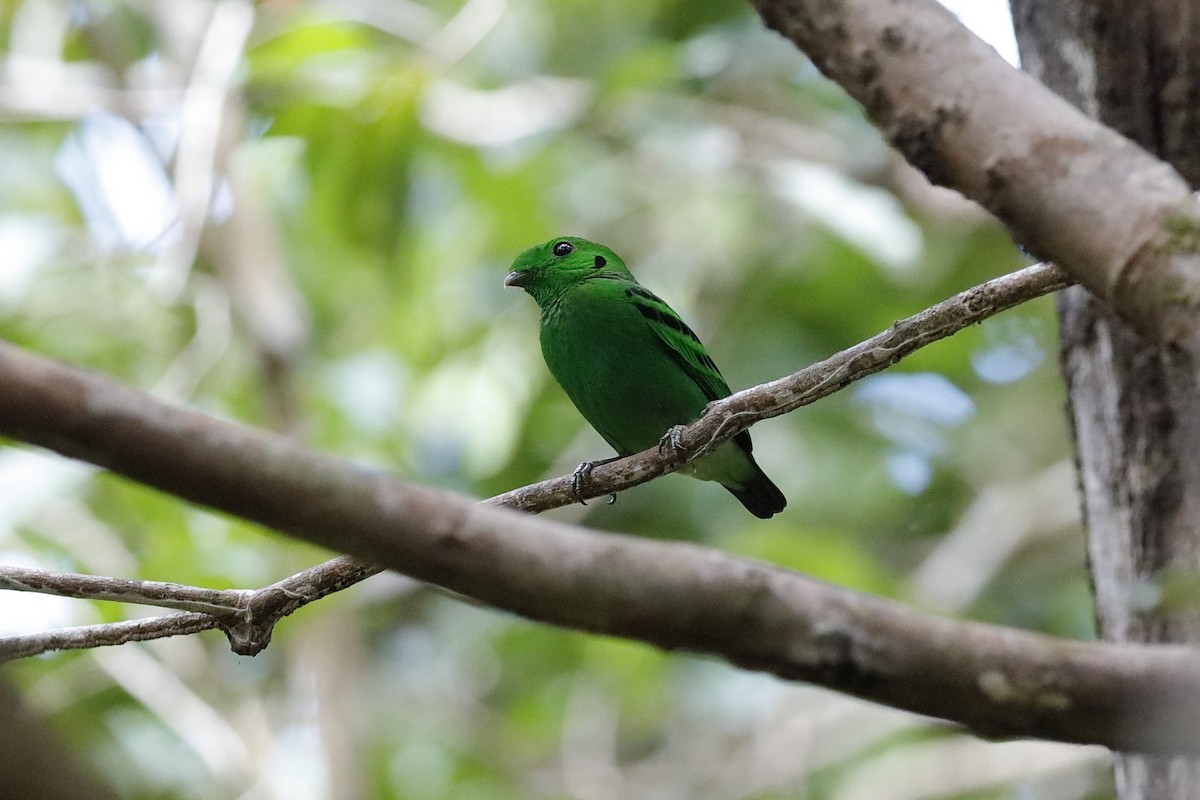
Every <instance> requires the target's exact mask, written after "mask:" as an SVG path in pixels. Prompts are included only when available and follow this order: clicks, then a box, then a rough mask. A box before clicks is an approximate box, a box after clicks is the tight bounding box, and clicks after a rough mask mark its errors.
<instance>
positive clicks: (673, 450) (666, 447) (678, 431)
mask: <svg viewBox="0 0 1200 800" xmlns="http://www.w3.org/2000/svg"><path fill="white" fill-rule="evenodd" d="M686 429H687V426H686V425H672V426H671V427H670V428H669V429H668V430H667V432H666V433H664V434H663V435H662V438H661V439H659V440H658V454H659V455H668V454H669V455H672V456H674V457H675V460H676V461H683V459H684V456H685V455H686V452H685V450H684V447H683V432H684V431H685V430H686Z"/></svg>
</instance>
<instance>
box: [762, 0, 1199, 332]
mask: <svg viewBox="0 0 1200 800" xmlns="http://www.w3.org/2000/svg"><path fill="white" fill-rule="evenodd" d="M752 2H753V4H754V6H755V7H756V8H757V10H758V12H759V14H760V15H761V16H762V18H763V20H764V21H765V22H766V24H767V25H768V26H769V27H771V28H773V29H775V30H777V31H779V32H780V33H781V34H783V35H784V36H785V37H787V38H788V39H790V40H791V41H792V42H793V43H795V45H796V46H797V47H799V48H800V49H801V50H803V51H804V52H805V53H806V54H807V55H808V56H809V58H811V59H812V61H813V63H814V64H815V65H816V66H817V67H818V68H819V69H820V70H821V71H822V72H823V73H825V75H827V76H828V77H830V78H832V79H833V80H834V81H836V82H838V83H839V84H841V86H842V87H843V88H844V89H845V90H846V91H847V92H849V93H850V94H851V95H852V96H853V97H854V98H855V99H856V100H858V101H859V102H860V103H862V104H863V106H864V107H865V109H866V111H867V113H868V115H869V116H870V117H871V119H872V120H873V121H874V122H875V123H876V124H877V125H878V126H879V128H880V129H881V130H882V131H883V133H884V135H885V136H887V137H888V139H889V140H890V141H891V142H892V144H894V145H895V146H896V147H897V148H898V149H899V150H900V151H901V152H902V153H903V154H904V156H905V157H906V158H907V159H908V160H909V162H911V163H912V164H913V165H915V166H916V167H917V168H919V169H920V170H922V171H923V172H925V173H926V175H928V176H929V177H930V179H931V180H933V181H934V182H936V183H940V184H943V185H945V186H949V187H951V188H953V189H957V190H958V191H960V192H962V193H963V194H965V195H966V196H967V197H970V198H971V199H972V200H976V201H978V202H979V203H981V204H982V205H984V206H985V207H986V208H988V209H989V210H990V211H991V212H992V213H994V214H995V215H996V216H997V217H999V218H1000V219H1001V220H1002V221H1003V222H1004V223H1005V224H1006V225H1008V227H1009V228H1010V229H1011V230H1012V231H1013V233H1014V234H1015V236H1016V237H1017V239H1018V240H1019V241H1021V242H1022V243H1023V244H1025V245H1026V246H1027V247H1028V248H1030V249H1031V250H1032V251H1033V252H1035V253H1037V254H1038V256H1039V257H1041V258H1046V259H1050V260H1053V261H1055V262H1056V263H1058V264H1060V265H1062V267H1063V268H1064V269H1065V270H1066V271H1067V272H1068V273H1070V274H1071V275H1072V277H1074V278H1075V279H1076V280H1078V281H1079V282H1080V283H1082V284H1083V285H1084V286H1086V287H1087V288H1088V289H1089V290H1091V291H1092V292H1093V293H1094V294H1095V295H1097V296H1098V297H1100V298H1102V299H1103V300H1104V301H1105V302H1106V303H1107V304H1108V305H1109V306H1111V307H1112V308H1114V309H1115V310H1116V311H1117V312H1118V313H1119V314H1121V316H1123V317H1124V318H1125V319H1127V320H1128V321H1129V322H1131V323H1133V324H1134V325H1135V327H1137V328H1139V329H1140V330H1141V331H1142V332H1144V333H1147V334H1150V335H1152V336H1153V337H1155V338H1158V339H1162V340H1164V341H1168V342H1175V343H1179V344H1184V345H1186V346H1188V347H1189V348H1190V349H1192V350H1194V351H1195V350H1200V314H1198V313H1197V311H1198V310H1200V257H1198V255H1197V252H1198V250H1200V204H1198V203H1197V200H1196V198H1194V197H1193V196H1192V193H1191V189H1190V187H1189V186H1188V184H1187V182H1186V181H1184V179H1183V178H1182V177H1180V175H1179V174H1178V173H1177V172H1175V170H1173V169H1172V168H1171V167H1170V166H1169V165H1167V164H1165V163H1164V162H1162V161H1160V160H1158V159H1156V158H1154V157H1153V156H1152V155H1150V154H1149V153H1147V152H1146V151H1144V150H1142V149H1141V148H1140V147H1138V146H1137V145H1135V144H1134V143H1133V142H1131V141H1129V140H1128V139H1126V138H1124V137H1122V136H1120V135H1119V134H1117V133H1115V132H1114V131H1112V130H1111V129H1109V128H1107V127H1105V126H1103V125H1101V124H1100V123H1098V122H1095V121H1094V120H1091V119H1089V118H1088V117H1086V116H1085V115H1084V114H1083V113H1081V112H1080V111H1078V110H1077V109H1076V108H1074V107H1073V106H1072V105H1070V104H1069V103H1067V102H1066V101H1065V100H1063V99H1062V98H1060V97H1058V96H1057V95H1055V94H1054V93H1053V92H1051V91H1050V90H1049V89H1047V88H1046V87H1045V86H1043V85H1042V84H1040V83H1038V82H1037V81H1036V80H1035V79H1033V78H1032V77H1030V76H1029V75H1027V74H1025V73H1023V72H1021V71H1019V70H1016V69H1014V68H1013V67H1011V66H1009V65H1008V64H1007V63H1006V62H1005V61H1004V60H1003V59H1001V58H1000V56H999V55H998V54H997V53H996V52H995V51H994V50H993V49H992V48H991V47H989V46H988V45H987V44H985V43H984V42H983V41H981V40H980V39H978V38H977V37H976V36H975V35H974V34H972V33H971V32H970V31H968V30H967V29H966V28H964V27H963V26H962V25H960V24H959V23H958V21H957V20H956V19H955V18H954V16H953V15H952V14H951V13H950V12H949V11H947V10H946V9H945V8H944V7H943V6H941V5H940V4H939V3H937V2H936V0H904V2H890V3H880V2H877V1H876V0H838V1H837V2H829V1H828V0H752Z"/></svg>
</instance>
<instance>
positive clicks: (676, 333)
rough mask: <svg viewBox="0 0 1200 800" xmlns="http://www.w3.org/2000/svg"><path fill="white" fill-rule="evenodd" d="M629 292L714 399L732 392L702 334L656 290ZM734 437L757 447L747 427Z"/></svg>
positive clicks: (663, 342)
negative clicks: (692, 327)
mask: <svg viewBox="0 0 1200 800" xmlns="http://www.w3.org/2000/svg"><path fill="white" fill-rule="evenodd" d="M625 295H626V297H628V298H629V300H630V301H631V302H632V303H633V306H634V308H636V309H637V310H638V312H639V313H640V314H641V315H642V317H643V318H645V320H646V324H647V326H648V327H649V328H650V330H652V331H653V332H654V335H655V338H656V339H657V341H658V343H659V345H660V346H661V347H662V349H663V351H664V352H665V353H666V355H667V356H668V357H669V358H670V359H671V360H672V361H673V362H675V364H676V366H678V367H679V369H680V370H681V371H682V372H683V374H684V375H686V376H687V378H688V379H689V380H690V381H692V382H693V383H694V384H696V386H698V387H699V388H700V391H701V392H702V393H703V394H704V396H705V397H706V398H707V399H708V401H709V402H710V403H711V402H712V401H714V400H720V399H721V398H722V397H728V396H729V395H730V391H729V384H727V383H726V382H725V378H724V377H722V375H721V371H720V370H719V369H717V365H716V364H715V363H714V362H713V360H712V357H711V356H709V354H708V351H707V350H705V349H704V345H703V344H702V343H701V342H700V338H699V337H698V336H696V334H695V332H694V331H693V330H692V329H691V328H690V327H688V324H687V323H686V322H684V321H683V320H682V319H680V317H679V315H678V314H676V313H675V311H674V309H672V308H671V307H670V306H669V305H667V304H666V303H665V302H663V301H662V300H661V299H660V298H659V297H658V295H656V294H654V292H651V291H650V290H649V289H646V288H645V287H643V286H641V285H638V284H634V285H632V286H629V287H626V289H625ZM734 441H735V442H737V444H738V445H739V446H740V447H741V449H742V450H744V451H745V452H747V453H749V452H750V451H751V450H752V449H753V445H752V444H751V442H750V434H749V433H748V432H746V431H742V432H741V433H739V434H738V435H737V436H735V437H734Z"/></svg>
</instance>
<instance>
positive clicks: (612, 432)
mask: <svg viewBox="0 0 1200 800" xmlns="http://www.w3.org/2000/svg"><path fill="white" fill-rule="evenodd" d="M504 285H505V286H519V287H521V288H522V289H524V290H525V291H526V292H528V293H529V294H530V296H532V297H533V299H534V300H535V301H537V304H538V307H539V308H540V309H541V312H542V319H541V336H540V338H541V343H542V355H543V357H544V358H545V359H546V366H548V367H549V368H550V372H551V373H552V374H553V375H554V377H555V379H556V380H557V381H558V383H559V385H560V386H562V388H563V390H564V391H565V392H566V393H567V396H568V397H570V398H571V402H573V403H574V404H575V407H576V408H578V409H579V411H580V413H581V414H583V416H584V418H585V419H587V421H588V422H590V423H591V425H592V427H593V428H595V429H596V431H597V432H598V433H599V434H600V435H601V436H603V437H604V439H605V441H607V442H608V443H609V444H610V445H612V447H613V449H614V450H616V451H617V454H618V455H620V456H627V455H631V454H633V453H637V452H640V451H642V450H645V449H647V448H649V447H653V446H654V445H655V444H656V443H657V442H659V441H660V439H662V437H663V435H664V434H665V433H666V432H667V430H668V429H669V428H672V427H673V426H675V425H683V424H687V423H689V422H694V421H695V420H697V419H699V418H700V415H701V414H702V413H703V412H704V407H705V406H706V405H708V403H710V402H711V401H713V400H719V399H720V398H722V397H727V396H729V385H728V384H726V383H725V379H724V378H722V377H721V373H720V371H719V370H718V369H717V365H716V364H714V363H713V360H712V358H710V357H709V355H708V352H707V351H706V350H705V349H704V345H703V344H701V343H700V340H699V339H698V338H696V334H694V333H693V332H692V329H691V328H689V327H688V326H687V324H686V323H685V322H684V321H683V320H681V319H680V318H679V315H678V314H676V313H675V312H674V311H672V310H671V307H670V306H668V305H667V304H666V303H664V302H663V301H662V300H660V299H659V298H658V297H657V296H656V295H655V294H654V293H653V292H651V291H650V290H648V289H646V288H644V287H643V286H642V285H641V284H639V283H638V282H637V280H636V279H635V278H634V277H633V274H632V273H630V271H629V268H628V267H626V266H625V263H624V262H623V261H621V259H620V258H619V257H618V256H617V254H616V253H614V252H613V251H612V250H609V249H608V248H607V247H605V246H604V245H600V244H596V243H594V242H589V241H587V240H586V239H579V238H576V237H573V236H562V237H559V238H557V239H551V240H550V241H548V242H546V243H545V244H540V245H538V246H536V247H531V248H529V249H528V250H526V251H525V252H524V253H521V255H519V256H518V257H517V260H516V261H514V262H513V265H512V272H510V273H509V274H508V276H507V277H506V278H505V279H504ZM752 448H753V445H752V444H751V443H750V434H749V433H747V432H745V431H743V432H742V433H739V434H738V435H737V436H735V437H733V439H731V440H729V441H727V442H725V443H723V444H721V445H720V446H719V447H717V449H715V450H713V451H712V452H711V453H708V454H706V455H704V456H702V457H701V458H698V459H697V460H696V461H694V462H692V463H691V464H690V465H689V467H690V472H691V474H692V475H694V476H695V477H697V478H700V479H702V480H709V481H717V482H718V483H720V484H721V485H722V486H724V487H725V488H726V489H728V490H729V491H730V492H732V493H733V496H734V497H736V498H737V499H738V500H740V501H741V503H742V505H744V506H745V507H746V508H747V509H749V511H750V513H752V514H754V515H755V516H757V517H761V518H763V519H766V518H767V517H770V516H771V515H773V514H776V513H778V512H779V511H782V510H783V507H784V506H785V505H787V500H786V499H785V498H784V496H783V493H782V492H781V491H779V488H778V487H777V486H775V484H774V483H772V482H771V479H770V478H768V477H767V476H766V475H765V474H764V473H763V471H762V470H761V469H759V466H758V464H756V463H755V461H754V456H753V455H752V454H751V450H752Z"/></svg>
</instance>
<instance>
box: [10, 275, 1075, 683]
mask: <svg viewBox="0 0 1200 800" xmlns="http://www.w3.org/2000/svg"><path fill="white" fill-rule="evenodd" d="M1068 283H1069V280H1068V279H1067V278H1066V277H1065V276H1064V275H1063V273H1062V272H1061V271H1059V270H1058V269H1057V268H1055V267H1054V266H1053V265H1048V264H1035V265H1033V266H1031V267H1026V268H1025V269H1022V270H1018V271H1017V272H1014V273H1012V274H1010V275H1005V276H1003V277H1000V278H996V279H993V280H990V281H987V282H986V283H983V284H980V285H979V286H976V287H974V288H972V289H969V290H967V291H965V292H961V293H959V294H957V295H955V296H953V297H951V298H949V299H947V300H944V301H942V302H941V303H938V304H936V305H934V306H932V307H930V308H928V309H926V310H924V311H922V312H920V313H918V314H915V315H913V316H911V317H908V318H906V319H904V320H900V321H899V322H896V323H895V324H893V325H892V326H891V327H890V328H888V329H887V330H886V331H883V332H882V333H879V334H877V335H876V336H873V337H871V338H870V339H867V340H866V341H864V342H862V343H860V344H857V345H855V346H854V347H851V348H848V349H847V350H843V351H842V352H840V353H837V354H836V355H834V356H831V357H830V358H827V359H825V360H824V361H821V362H818V363H816V364H813V365H811V366H809V367H806V368H804V369H802V370H800V371H799V372H796V373H794V374H793V375H790V376H788V377H786V378H781V379H780V380H777V381H773V382H771V383H767V384H763V385H761V386H756V387H754V388H752V389H747V390H745V391H742V392H738V393H737V394H735V395H733V396H731V397H730V398H728V399H727V400H724V401H721V402H720V403H716V404H713V406H712V407H710V408H709V409H708V411H707V412H706V414H705V415H704V417H703V418H702V419H701V420H700V421H698V422H696V423H695V424H693V425H691V426H689V427H688V429H687V430H686V431H685V433H684V436H685V439H684V441H685V443H687V442H703V445H702V446H693V448H692V450H691V452H689V453H688V455H687V458H685V459H684V460H683V461H680V460H679V459H678V458H677V457H676V456H674V455H664V454H661V453H659V452H658V451H657V449H651V450H649V451H647V452H645V453H641V454H638V455H636V456H631V457H630V458H626V459H622V460H620V461H617V462H613V463H612V464H609V465H602V466H598V467H597V468H596V469H595V470H594V471H593V473H592V478H591V480H590V481H589V482H588V483H587V485H586V486H585V487H584V495H585V497H597V496H601V495H606V494H609V493H611V492H617V491H621V490H623V489H626V488H629V487H631V486H634V485H637V484H639V483H644V482H646V481H648V480H651V479H653V478H655V477H657V476H659V475H662V474H664V473H667V472H670V471H673V470H675V469H678V468H679V467H680V466H681V465H682V464H683V463H686V462H687V461H688V460H691V459H694V458H696V457H698V456H699V455H700V454H702V453H703V452H704V451H705V450H707V449H709V448H711V447H713V446H715V445H716V444H719V443H720V442H722V441H724V440H725V439H728V438H730V437H732V436H734V435H736V434H737V433H738V432H739V431H741V430H744V429H745V428H747V427H749V426H750V425H752V424H754V423H755V422H758V421H759V420H762V419H767V418H769V417H773V416H778V415H779V414H783V413H786V412H787V411H791V410H794V409H796V408H799V407H800V406H802V405H806V404H808V403H812V402H815V401H816V400H818V399H820V398H822V397H825V396H827V395H829V394H832V393H833V392H836V391H838V390H839V389H842V388H844V387H845V386H847V385H848V384H850V383H852V382H854V381H856V380H859V379H860V378H863V377H865V376H867V375H870V374H873V373H875V372H878V371H879V370H881V369H884V368H885V367H887V366H890V365H891V364H894V363H895V362H896V361H898V360H900V359H901V358H903V357H904V356H905V355H908V354H909V353H911V352H913V351H914V350H917V349H918V348H920V347H923V346H924V345H926V344H930V343H931V342H934V341H937V340H939V339H942V338H945V337H947V336H950V335H951V334H953V333H955V332H957V331H959V330H962V329H963V328H965V327H967V326H969V325H972V324H975V323H977V322H979V321H980V320H983V319H985V318H987V317H989V316H992V315H994V314H997V313H999V312H1000V311H1003V310H1005V309H1008V308H1011V307H1013V306H1015V305H1018V304H1019V303H1022V302H1025V301H1027V300H1030V299H1032V298H1035V297H1038V296H1040V295H1043V294H1046V293H1048V292H1052V291H1054V290H1056V289H1059V288H1062V287H1063V286H1066V285H1068ZM572 492H573V488H572V478H571V476H560V477H558V478H553V479H551V480H547V481H542V482H541V483H537V484H532V485H530V486H525V487H522V488H520V489H515V490H513V491H510V492H506V493H504V494H501V495H497V496H496V497H492V498H490V499H489V500H486V501H484V502H485V503H488V504H491V505H498V506H507V507H509V508H514V509H519V510H523V511H528V512H539V511H544V510H547V509H550V508H556V507H558V506H561V505H566V504H568V503H570V502H573V500H574V497H573V494H572ZM381 570H382V568H381V567H376V566H372V565H369V564H365V563H363V562H361V561H359V560H357V559H354V558H352V557H350V556H340V557H338V558H335V559H332V560H330V561H327V562H325V563H323V564H319V565H317V566H315V567H312V568H310V569H307V570H304V571H303V572H300V573H297V574H295V575H292V576H290V577H288V578H285V579H284V580H282V581H279V582H278V583H275V584H272V585H271V586H267V587H263V588H261V589H257V590H247V589H237V590H225V591H220V590H213V589H202V588H196V587H190V586H182V585H180V584H172V583H158V582H153V581H131V580H123V579H119V578H106V577H96V576H88V575H77V574H65V573H51V572H45V571H41V570H32V569H23V568H17V567H0V589H13V590H18V591H35V592H43V593H47V594H58V595H63V596H67V597H80V598H90V599H94V600H118V601H123V602H130V603H142V604H147V605H158V606H162V607H166V608H174V609H178V610H186V611H199V612H203V611H208V612H210V613H212V614H213V615H214V616H215V617H216V620H217V621H216V623H215V624H214V625H211V626H208V627H218V626H219V627H221V628H222V629H223V630H224V631H225V632H226V634H227V635H228V636H229V639H230V645H231V647H232V648H233V650H234V651H235V652H237V653H239V654H248V655H253V654H255V653H258V652H260V651H261V650H262V649H263V648H265V647H266V646H267V644H268V643H269V642H270V640H271V631H272V629H273V628H274V625H275V623H277V622H278V621H279V620H280V619H282V618H283V617H285V616H287V615H288V614H290V613H292V612H293V611H295V610H296V609H297V608H300V607H301V606H303V605H306V604H307V603H311V602H313V601H315V600H318V599H320V598H322V597H324V596H326V595H328V594H331V593H333V592H336V591H340V590H342V589H345V588H347V587H349V586H352V585H354V584H355V583H358V582H359V581H362V580H365V579H366V578H368V577H370V576H371V575H374V574H376V573H378V572H380V571H381ZM160 619H162V620H163V621H164V622H163V623H162V625H161V626H159V627H157V628H150V627H147V626H146V625H145V621H143V627H142V628H140V629H139V631H140V635H141V636H142V638H154V636H155V635H158V636H174V635H180V634H181V633H192V632H194V631H193V630H191V629H190V628H188V627H186V626H185V627H179V625H180V623H179V621H180V620H181V619H182V618H181V617H180V616H179V615H170V616H167V617H162V618H160ZM169 621H173V622H169ZM117 624H122V623H117ZM100 628H104V626H103V625H101V626H86V627H83V628H75V629H70V630H71V631H73V633H67V632H59V635H58V636H57V637H53V638H45V639H42V640H39V641H41V642H42V644H43V645H44V646H45V648H46V649H56V648H59V649H62V648H67V647H92V646H97V645H100V644H118V643H120V642H121V641H125V640H124V639H121V638H120V636H119V635H117V636H116V638H114V639H112V640H111V641H110V640H108V639H105V638H103V637H102V636H100V635H99V634H97V632H96V631H97V629H100ZM72 637H74V638H72ZM33 647H34V645H33V644H32V643H31V642H30V641H29V640H28V637H12V638H8V639H3V638H0V661H3V660H6V659H8V658H18V657H21V656H24V655H31V654H34V653H36V652H43V651H38V650H36V649H33Z"/></svg>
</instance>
